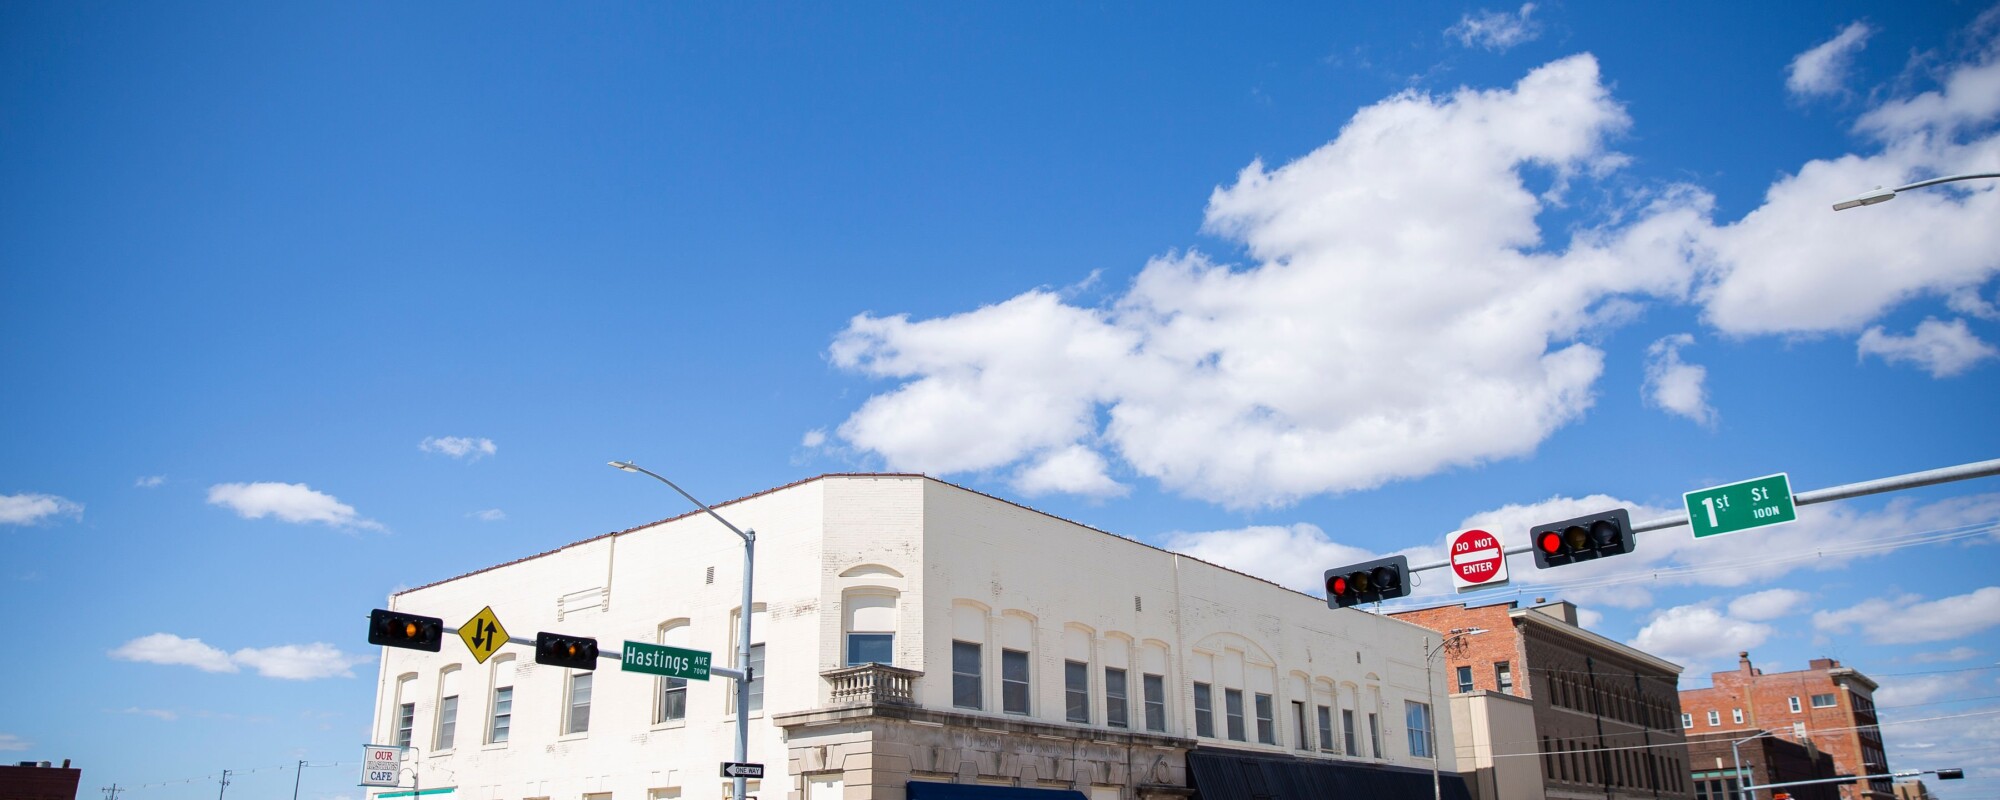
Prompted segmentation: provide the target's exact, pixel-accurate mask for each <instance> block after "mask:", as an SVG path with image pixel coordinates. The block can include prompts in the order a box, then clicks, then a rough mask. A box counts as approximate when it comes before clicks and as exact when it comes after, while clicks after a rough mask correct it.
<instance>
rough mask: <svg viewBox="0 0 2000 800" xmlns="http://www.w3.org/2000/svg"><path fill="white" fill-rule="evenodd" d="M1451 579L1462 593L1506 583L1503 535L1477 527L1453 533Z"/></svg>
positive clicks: (1505, 557)
mask: <svg viewBox="0 0 2000 800" xmlns="http://www.w3.org/2000/svg"><path fill="white" fill-rule="evenodd" d="M1451 582H1452V584H1453V585H1455V586H1457V587H1458V590H1459V591H1461V592H1470V591H1474V590H1476V589H1491V588H1493V587H1495V586H1505V585H1506V584H1507V556H1506V554H1505V553H1504V552H1502V550H1501V547H1500V537H1498V536H1494V535H1493V534H1490V533H1487V532H1485V531H1482V530H1479V529H1478V528H1474V529H1472V530H1469V531H1459V532H1458V533H1454V534H1452V535H1451Z"/></svg>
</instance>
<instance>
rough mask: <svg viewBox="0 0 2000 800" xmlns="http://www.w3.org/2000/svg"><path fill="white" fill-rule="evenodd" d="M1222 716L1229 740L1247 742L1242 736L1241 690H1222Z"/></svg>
mask: <svg viewBox="0 0 2000 800" xmlns="http://www.w3.org/2000/svg"><path fill="white" fill-rule="evenodd" d="M1222 716H1223V721H1224V726H1225V727H1226V728H1228V733H1229V738H1230V739H1232V740H1234V741H1238V742H1242V741H1248V739H1246V738H1245V737H1244V735H1243V690H1242V689H1224V690H1222Z"/></svg>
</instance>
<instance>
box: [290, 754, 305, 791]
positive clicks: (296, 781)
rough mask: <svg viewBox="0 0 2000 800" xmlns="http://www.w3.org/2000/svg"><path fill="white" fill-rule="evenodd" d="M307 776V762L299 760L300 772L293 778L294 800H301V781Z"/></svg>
mask: <svg viewBox="0 0 2000 800" xmlns="http://www.w3.org/2000/svg"><path fill="white" fill-rule="evenodd" d="M305 775H306V760H305V759H303V758H301V759H299V772H298V774H296V775H293V776H292V800H299V779H300V778H303V777H305Z"/></svg>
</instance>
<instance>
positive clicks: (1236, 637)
mask: <svg viewBox="0 0 2000 800" xmlns="http://www.w3.org/2000/svg"><path fill="white" fill-rule="evenodd" d="M1194 649H1195V651H1196V652H1201V653H1209V654H1217V653H1221V652H1222V651H1224V650H1235V651H1237V652H1240V653H1242V654H1243V660H1244V661H1245V662H1247V663H1251V664H1257V665H1260V666H1266V667H1275V666H1277V664H1278V662H1277V660H1276V659H1273V658H1271V654H1270V652H1269V651H1267V650H1265V649H1264V648H1263V646H1262V645H1259V644H1257V643H1256V642H1253V641H1251V640H1250V639H1248V638H1246V637H1244V636H1243V635H1242V634H1237V633H1226V632H1225V633H1211V634H1209V635H1207V636H1204V637H1202V638H1201V641H1198V642H1195V643H1194Z"/></svg>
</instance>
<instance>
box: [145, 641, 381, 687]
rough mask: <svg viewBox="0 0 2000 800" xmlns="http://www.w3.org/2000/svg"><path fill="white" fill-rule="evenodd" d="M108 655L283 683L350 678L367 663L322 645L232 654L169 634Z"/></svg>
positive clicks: (280, 646)
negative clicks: (248, 673) (244, 672)
mask: <svg viewBox="0 0 2000 800" xmlns="http://www.w3.org/2000/svg"><path fill="white" fill-rule="evenodd" d="M110 655H111V657H112V658H115V659H118V660H120V661H137V662H142V663H147V664H168V665H178V666H188V667H194V668H195V669H199V670H201V671H203V672H219V673H230V672H238V671H240V668H241V667H249V668H251V669H253V670H256V671H257V674H259V675H262V676H264V677H266V678H282V679H286V680H314V679H318V678H333V677H341V678H351V677H354V670H353V668H354V666H355V665H357V664H361V663H365V662H367V661H368V660H369V659H368V657H366V656H356V655H350V654H347V653H343V652H341V651H340V650H338V649H337V648H335V647H334V646H333V645H330V644H327V643H325V642H313V643H311V644H303V645H297V644H286V645H278V646H276V647H261V648H260V647H246V648H243V649H240V650H237V651H236V652H235V653H233V654H232V653H226V652H223V651H222V650H221V649H220V648H217V647H214V646H212V645H209V644H207V643H205V642H203V641H202V640H200V639H184V638H182V637H179V636H175V635H173V634H171V633H155V634H151V635H148V636H141V637H139V638H137V639H133V640H132V641H129V642H126V643H124V644H122V645H119V646H118V647H117V648H116V649H113V650H112V651H111V653H110Z"/></svg>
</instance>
